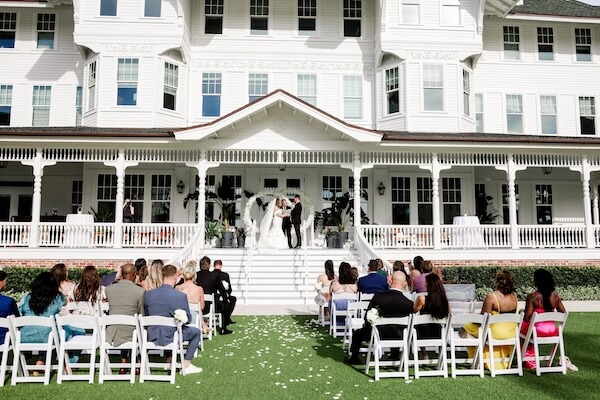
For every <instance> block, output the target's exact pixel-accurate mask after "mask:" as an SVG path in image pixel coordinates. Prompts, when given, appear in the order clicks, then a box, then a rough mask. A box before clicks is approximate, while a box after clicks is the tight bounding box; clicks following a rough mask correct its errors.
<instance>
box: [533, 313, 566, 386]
mask: <svg viewBox="0 0 600 400" xmlns="http://www.w3.org/2000/svg"><path fill="white" fill-rule="evenodd" d="M568 316H569V313H568V312H565V313H561V312H558V311H553V312H544V313H541V314H538V313H537V312H534V313H533V316H532V317H531V322H530V324H529V329H528V330H527V333H526V334H521V339H523V348H522V351H523V361H524V362H525V361H533V362H535V374H536V375H537V376H540V375H541V374H543V373H545V372H561V373H563V374H566V373H567V362H566V358H565V342H564V338H563V332H564V329H565V323H566V322H567V317H568ZM548 322H550V323H554V324H556V328H557V332H558V334H557V335H556V336H539V335H538V332H537V330H536V329H535V324H536V323H548ZM529 345H532V346H533V349H534V351H535V354H534V355H533V356H527V357H525V353H526V351H527V347H528V346H529ZM541 345H551V347H550V352H549V353H548V354H545V355H542V354H541V353H540V351H541V350H542V349H543V348H542V347H541ZM557 350H558V352H559V354H558V360H557V361H558V365H555V366H553V365H552V364H553V362H554V357H555V356H556V351H557ZM541 361H547V363H546V365H545V366H542V364H541Z"/></svg>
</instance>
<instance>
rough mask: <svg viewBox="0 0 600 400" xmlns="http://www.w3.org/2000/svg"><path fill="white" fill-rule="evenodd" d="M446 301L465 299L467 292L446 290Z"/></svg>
mask: <svg viewBox="0 0 600 400" xmlns="http://www.w3.org/2000/svg"><path fill="white" fill-rule="evenodd" d="M446 298H447V299H448V301H467V294H466V293H464V292H446Z"/></svg>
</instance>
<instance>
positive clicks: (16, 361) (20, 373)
mask: <svg viewBox="0 0 600 400" xmlns="http://www.w3.org/2000/svg"><path fill="white" fill-rule="evenodd" d="M9 319H10V321H11V325H12V329H13V335H14V336H13V337H14V339H15V342H14V344H13V354H14V356H13V367H12V377H11V385H13V386H14V385H16V384H17V383H19V382H41V383H43V384H44V385H48V384H49V383H50V373H51V370H52V368H53V365H52V353H53V352H54V351H56V345H57V343H58V335H57V333H56V325H55V323H54V317H40V316H24V317H12V316H11V317H9ZM33 326H36V327H41V328H43V329H47V330H48V338H47V340H46V341H45V342H43V343H23V342H21V333H22V330H23V329H24V328H25V329H26V328H27V327H33ZM34 352H45V353H46V356H45V359H44V365H36V364H28V363H27V358H26V354H25V353H34ZM55 367H56V366H55ZM31 371H37V372H40V371H43V374H42V375H40V376H33V374H31V375H30V372H31Z"/></svg>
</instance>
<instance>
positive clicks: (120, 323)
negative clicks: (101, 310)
mask: <svg viewBox="0 0 600 400" xmlns="http://www.w3.org/2000/svg"><path fill="white" fill-rule="evenodd" d="M137 319H138V317H137V315H117V314H115V315H102V316H101V317H99V319H98V320H99V324H100V367H99V371H98V372H99V374H98V375H99V378H98V382H99V383H104V381H109V380H110V381H127V380H128V381H129V382H131V383H134V382H135V368H136V361H137V354H138V344H139V342H138V340H139V336H140V335H139V327H138V321H137ZM110 326H117V327H129V328H130V329H131V330H132V335H131V340H130V341H128V342H125V343H122V344H120V345H118V346H115V345H114V344H113V343H111V342H108V339H107V334H106V330H107V328H108V327H110ZM121 351H129V352H130V353H131V354H130V360H129V363H122V362H121V358H122V357H121ZM115 352H117V354H118V362H111V360H110V356H111V354H113V353H115ZM113 369H119V370H120V369H125V370H129V373H128V374H123V375H121V374H113V373H112V370H113Z"/></svg>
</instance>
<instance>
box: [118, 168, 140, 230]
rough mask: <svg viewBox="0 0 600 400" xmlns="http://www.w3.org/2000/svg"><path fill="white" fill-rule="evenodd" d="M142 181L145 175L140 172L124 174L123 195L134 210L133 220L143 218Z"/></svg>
mask: <svg viewBox="0 0 600 400" xmlns="http://www.w3.org/2000/svg"><path fill="white" fill-rule="evenodd" d="M144 182H145V176H144V175H142V174H139V175H138V174H133V175H130V174H127V175H125V187H124V188H123V189H124V197H125V198H126V199H129V200H131V205H132V206H133V208H134V210H135V213H134V214H133V222H142V221H143V220H144Z"/></svg>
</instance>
